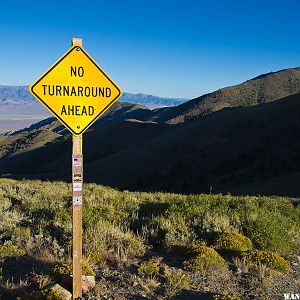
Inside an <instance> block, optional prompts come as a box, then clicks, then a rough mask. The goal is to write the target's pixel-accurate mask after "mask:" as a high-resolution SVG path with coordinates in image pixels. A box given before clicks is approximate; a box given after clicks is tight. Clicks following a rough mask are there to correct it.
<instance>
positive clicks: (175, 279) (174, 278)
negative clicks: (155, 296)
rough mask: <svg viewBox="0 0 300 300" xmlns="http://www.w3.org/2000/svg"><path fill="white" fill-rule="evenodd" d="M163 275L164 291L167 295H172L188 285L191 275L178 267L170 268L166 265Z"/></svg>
mask: <svg viewBox="0 0 300 300" xmlns="http://www.w3.org/2000/svg"><path fill="white" fill-rule="evenodd" d="M164 276H165V278H166V283H165V291H166V294H167V295H169V296H174V295H176V294H178V293H179V292H180V291H182V290H185V289H188V288H189V286H190V282H191V277H190V276H189V275H188V274H184V273H183V271H182V270H180V269H175V268H172V269H171V268H168V267H167V266H166V267H165V269H164Z"/></svg>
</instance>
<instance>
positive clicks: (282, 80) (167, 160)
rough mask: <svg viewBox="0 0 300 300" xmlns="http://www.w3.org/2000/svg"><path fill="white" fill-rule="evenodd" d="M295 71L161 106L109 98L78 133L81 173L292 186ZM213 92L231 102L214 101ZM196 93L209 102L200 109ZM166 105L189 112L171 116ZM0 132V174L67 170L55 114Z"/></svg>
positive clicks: (186, 189) (125, 181) (148, 186)
mask: <svg viewBox="0 0 300 300" xmlns="http://www.w3.org/2000/svg"><path fill="white" fill-rule="evenodd" d="M298 76H299V70H298V69H297V68H296V69H289V70H283V71H279V72H277V73H271V74H266V75H262V76H259V77H257V78H255V79H252V80H249V81H247V82H246V83H243V84H241V85H238V86H235V87H230V88H226V89H223V90H220V91H217V92H215V93H212V94H210V95H205V96H203V97H200V98H199V99H198V100H197V101H198V102H197V101H196V100H192V101H189V102H187V103H186V104H185V105H184V106H182V105H180V106H177V107H174V108H169V109H167V110H155V111H151V110H149V109H146V108H145V107H143V106H140V105H129V104H117V105H116V106H114V108H113V109H112V110H111V111H110V112H109V113H107V114H106V115H105V116H104V117H103V118H102V119H101V120H99V121H98V122H97V123H96V124H95V125H94V126H93V127H92V129H91V130H89V131H88V132H87V133H86V134H85V135H84V155H85V168H84V170H85V180H86V181H88V182H97V183H101V184H105V185H109V186H113V187H117V188H120V189H130V190H147V191H148V190H153V191H171V192H181V193H199V192H213V193H214V192H222V193H227V192H232V193H236V194H266V195H272V194H274V195H290V196H299V190H298V185H297V182H298V179H299V171H300V170H299V165H300V164H299V163H300V151H299V150H300V140H299V135H300V127H299V116H300V94H299V93H297V91H299V81H298ZM258 91H260V92H258ZM286 94H288V95H290V94H292V95H290V96H287V97H285V98H282V99H278V98H277V97H280V96H282V95H286ZM217 95H223V96H222V97H221V98H218V97H217ZM225 96H226V97H227V98H226V97H225ZM212 97H215V98H216V99H217V98H218V99H223V100H222V101H221V100H220V101H221V103H225V102H226V103H227V104H228V103H229V104H230V106H238V107H231V108H229V107H227V108H223V109H219V108H221V106H219V104H220V101H219V100H216V101H215V102H214V101H213V100H212ZM201 99H202V100H201ZM226 99H227V100H226ZM200 100H201V101H200ZM225 100H226V101H225ZM275 100H276V101H275ZM199 101H200V102H199ZM230 101H231V102H230ZM196 102H197V103H198V104H197V105H198V106H197V105H196V106H194V104H195V103H196ZM202 102H203V103H206V104H207V105H210V106H211V109H209V110H207V111H206V113H205V114H204V116H202V115H201V114H202V113H201V109H200V108H201V107H202V108H203V103H202ZM193 103H194V104H193ZM201 103H202V104H201ZM255 104H257V105H255ZM184 107H185V108H188V109H189V110H183V108H184ZM193 107H194V109H192V108H193ZM199 107H200V108H199ZM199 109H200V110H199ZM213 110H216V111H215V112H214V113H208V112H211V111H213ZM171 111H173V112H174V111H177V112H178V111H189V112H188V115H190V116H192V117H191V118H188V119H189V122H183V123H182V122H177V121H176V122H173V121H171V120H173V119H172V118H169V119H168V118H167V117H166V116H167V113H168V112H171ZM186 115H187V114H185V113H183V114H181V117H182V116H186ZM162 116H164V118H165V120H166V121H167V122H162V121H161V118H162ZM181 117H180V118H181ZM184 119H185V120H186V118H185V117H184ZM174 120H175V119H174ZM178 120H179V119H178ZM177 123H178V124H177ZM0 139H1V140H0V142H1V141H2V148H1V149H2V150H1V151H2V152H1V153H2V158H0V170H1V173H2V175H5V176H12V177H16V178H23V177H26V178H41V179H50V180H54V179H62V180H67V181H69V180H70V155H71V150H70V149H71V140H70V136H69V135H68V133H67V131H66V130H65V129H64V128H63V127H62V126H61V125H60V124H59V123H58V122H57V121H55V122H52V120H51V119H48V120H45V121H43V122H40V123H37V124H36V125H34V126H32V127H31V128H29V129H26V130H22V131H20V132H18V133H16V134H14V135H10V136H1V137H0Z"/></svg>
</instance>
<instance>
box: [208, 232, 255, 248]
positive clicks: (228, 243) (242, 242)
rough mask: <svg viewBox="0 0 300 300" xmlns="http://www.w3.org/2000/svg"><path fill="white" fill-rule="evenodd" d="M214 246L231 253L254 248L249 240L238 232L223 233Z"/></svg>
mask: <svg viewBox="0 0 300 300" xmlns="http://www.w3.org/2000/svg"><path fill="white" fill-rule="evenodd" d="M214 246H215V247H216V248H217V249H221V250H229V251H247V250H250V249H251V248H252V242H251V240H250V239H249V238H247V237H245V236H244V235H242V234H240V233H237V232H229V233H222V234H221V235H220V236H219V237H218V238H217V240H216V242H215V244H214Z"/></svg>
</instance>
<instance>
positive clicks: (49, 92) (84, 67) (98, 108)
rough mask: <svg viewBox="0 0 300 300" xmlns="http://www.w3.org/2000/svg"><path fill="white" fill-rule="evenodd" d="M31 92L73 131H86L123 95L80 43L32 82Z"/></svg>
mask: <svg viewBox="0 0 300 300" xmlns="http://www.w3.org/2000/svg"><path fill="white" fill-rule="evenodd" d="M30 92H31V93H32V94H33V95H34V96H35V97H36V98H37V99H38V100H39V101H40V102H42V104H43V105H44V106H46V108H47V109H48V110H50V112H51V113H52V114H53V115H54V116H55V117H56V118H58V119H59V120H60V121H61V122H62V123H63V124H64V125H65V126H66V127H67V128H68V129H69V130H70V131H71V132H72V134H73V135H80V134H82V133H83V132H84V131H85V130H86V129H87V128H88V127H89V126H91V125H92V124H93V123H94V122H95V121H96V120H97V119H98V118H99V116H100V115H102V114H103V113H104V112H105V111H106V110H107V109H108V108H109V107H110V106H111V105H112V104H113V103H114V102H115V101H116V100H117V99H118V98H119V97H120V96H121V90H120V89H119V88H118V86H117V85H116V84H115V83H114V82H113V81H112V79H111V78H110V77H109V76H108V75H107V74H106V73H105V72H104V71H103V70H102V69H101V68H100V66H99V65H97V63H96V62H95V61H94V60H93V59H92V58H91V56H90V55H89V54H88V53H87V52H86V51H85V50H84V49H83V48H82V47H81V46H80V45H76V44H75V45H73V47H72V48H71V49H70V50H69V51H67V52H66V53H65V54H64V55H63V56H62V57H61V58H60V59H59V60H58V61H57V62H56V63H55V64H54V65H53V66H52V67H50V69H49V70H48V71H46V72H45V73H44V74H43V75H42V76H41V77H40V78H39V79H38V80H37V81H36V82H35V83H33V84H32V85H31V86H30Z"/></svg>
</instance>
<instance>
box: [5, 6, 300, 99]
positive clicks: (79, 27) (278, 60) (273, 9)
mask: <svg viewBox="0 0 300 300" xmlns="http://www.w3.org/2000/svg"><path fill="white" fill-rule="evenodd" d="M299 10H300V1H294V0H285V1H276V0H273V1H269V0H265V1H261V0H260V1H258V0H252V1H247V0H245V1H240V0H239V1H230V0H227V1H221V0H220V1H214V0H211V1H201V0H199V1H196V0H195V1H191V0H182V1H181V0H172V1H169V0H165V1H164V0H161V1H157V0H151V1H146V0H133V1H130V0H126V1H119V0H115V1H114V0H111V1H108V0H106V1H101V0H99V1H96V0H95V1H90V0H84V1H83V0H80V1H78V0H73V1H65V0H61V1H57V0H52V1H46V0H44V1H29V0H27V1H26V0H23V1H16V0H14V1H3V2H1V12H0V36H1V44H0V45H1V47H0V84H5V85H6V84H7V85H27V84H31V83H32V82H33V81H35V80H36V79H37V78H38V77H39V76H40V75H41V74H42V73H43V72H44V71H45V70H47V69H48V68H49V67H50V66H51V65H52V64H53V63H54V62H55V61H56V60H57V59H58V58H59V57H61V56H62V55H63V54H64V53H65V52H66V51H67V50H68V49H69V48H70V46H71V38H72V37H81V38H82V39H83V47H84V48H85V49H86V50H87V52H88V53H89V54H90V55H91V56H92V57H93V58H94V59H95V61H96V62H97V63H98V64H99V65H100V66H101V67H102V68H103V69H104V70H105V71H106V73H108V74H109V75H110V77H111V78H112V79H113V80H114V81H115V82H116V83H117V84H118V86H120V87H121V89H122V90H123V92H131V93H145V94H153V95H157V96H163V97H179V98H188V99H191V98H194V97H197V96H200V95H202V94H204V93H207V92H211V91H214V90H216V89H219V88H222V87H225V86H230V85H234V84H238V83H241V82H243V81H245V80H248V79H250V78H253V77H255V76H257V75H260V74H263V73H268V72H271V71H277V70H280V69H284V68H290V67H297V66H300V38H299V24H300V23H299V19H298V16H299Z"/></svg>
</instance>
